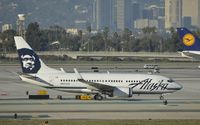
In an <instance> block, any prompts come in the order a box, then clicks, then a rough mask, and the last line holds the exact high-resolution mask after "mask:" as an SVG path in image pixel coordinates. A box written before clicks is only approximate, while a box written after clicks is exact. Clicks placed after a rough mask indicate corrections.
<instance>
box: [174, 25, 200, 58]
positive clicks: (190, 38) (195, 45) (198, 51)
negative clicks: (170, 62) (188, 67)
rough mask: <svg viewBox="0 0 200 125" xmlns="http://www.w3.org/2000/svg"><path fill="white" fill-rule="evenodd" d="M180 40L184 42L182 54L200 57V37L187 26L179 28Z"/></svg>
mask: <svg viewBox="0 0 200 125" xmlns="http://www.w3.org/2000/svg"><path fill="white" fill-rule="evenodd" d="M177 32H178V35H179V39H180V41H181V42H182V43H183V46H184V48H183V51H182V52H180V53H181V54H182V56H185V57H192V58H193V59H194V60H199V59H200V39H199V38H198V37H197V36H196V35H194V33H192V32H191V31H189V30H188V29H187V28H184V27H181V28H177Z"/></svg>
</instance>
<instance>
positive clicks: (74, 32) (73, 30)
mask: <svg viewBox="0 0 200 125" xmlns="http://www.w3.org/2000/svg"><path fill="white" fill-rule="evenodd" d="M66 32H67V33H70V34H74V35H77V34H78V29H73V28H71V29H67V30H66Z"/></svg>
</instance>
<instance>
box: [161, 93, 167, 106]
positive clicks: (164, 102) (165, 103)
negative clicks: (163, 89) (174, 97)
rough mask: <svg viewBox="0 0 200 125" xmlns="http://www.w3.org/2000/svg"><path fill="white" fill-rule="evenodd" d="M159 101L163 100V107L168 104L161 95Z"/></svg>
mask: <svg viewBox="0 0 200 125" xmlns="http://www.w3.org/2000/svg"><path fill="white" fill-rule="evenodd" d="M160 100H163V104H164V105H167V104H168V102H167V100H166V99H165V98H164V96H163V95H160Z"/></svg>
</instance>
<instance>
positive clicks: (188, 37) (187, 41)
mask: <svg viewBox="0 0 200 125" xmlns="http://www.w3.org/2000/svg"><path fill="white" fill-rule="evenodd" d="M183 43H184V45H186V46H192V45H193V44H194V43H195V37H194V36H193V35H192V34H190V33H188V34H185V35H184V36H183Z"/></svg>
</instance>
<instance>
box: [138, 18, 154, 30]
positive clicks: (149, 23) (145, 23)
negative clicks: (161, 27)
mask: <svg viewBox="0 0 200 125" xmlns="http://www.w3.org/2000/svg"><path fill="white" fill-rule="evenodd" d="M146 27H156V28H158V21H157V20H150V19H138V20H136V21H135V22H134V28H135V29H143V28H146Z"/></svg>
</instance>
